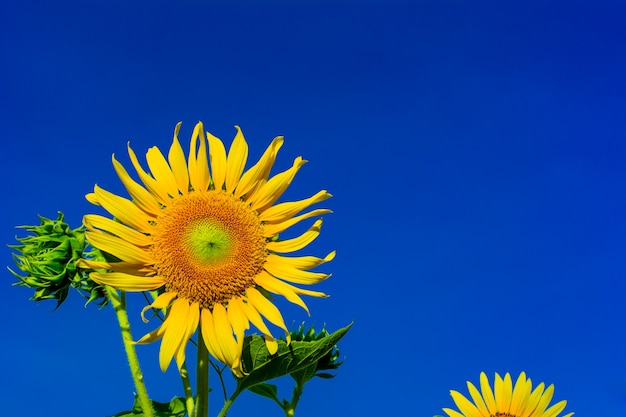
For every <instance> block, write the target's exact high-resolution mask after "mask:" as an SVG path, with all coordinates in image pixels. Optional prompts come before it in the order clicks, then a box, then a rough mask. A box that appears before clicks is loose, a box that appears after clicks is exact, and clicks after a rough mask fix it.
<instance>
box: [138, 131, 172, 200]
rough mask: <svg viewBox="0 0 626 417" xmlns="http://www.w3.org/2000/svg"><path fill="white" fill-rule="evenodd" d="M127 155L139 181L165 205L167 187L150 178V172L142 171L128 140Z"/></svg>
mask: <svg viewBox="0 0 626 417" xmlns="http://www.w3.org/2000/svg"><path fill="white" fill-rule="evenodd" d="M128 156H129V157H130V162H132V164H133V167H135V171H137V175H139V179H141V182H143V184H144V185H145V186H146V188H147V189H148V191H150V193H151V194H152V195H153V196H154V197H155V198H156V199H157V201H158V202H159V203H161V204H163V205H164V206H167V205H168V203H169V197H168V196H167V189H166V188H165V187H163V186H162V184H159V183H158V182H157V181H156V180H155V179H154V178H152V176H151V175H150V174H148V173H147V172H146V171H144V169H143V168H142V167H141V164H140V163H139V160H138V159H137V155H135V151H133V149H132V148H131V147H130V142H129V143H128Z"/></svg>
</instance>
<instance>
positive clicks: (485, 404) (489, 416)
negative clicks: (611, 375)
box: [443, 372, 574, 417]
mask: <svg viewBox="0 0 626 417" xmlns="http://www.w3.org/2000/svg"><path fill="white" fill-rule="evenodd" d="M494 385H495V386H494V390H493V391H492V390H491V386H490V385H489V381H488V380H487V375H485V373H484V372H482V373H481V374H480V388H481V389H482V395H481V393H480V392H479V391H478V389H476V387H475V386H474V385H473V384H472V383H471V382H469V381H468V382H467V388H468V389H469V393H470V396H471V397H472V400H474V403H472V402H471V401H470V400H468V399H467V398H465V397H464V396H463V395H461V394H460V393H459V392H457V391H450V395H452V399H454V402H455V403H456V406H457V407H458V408H459V410H460V411H461V412H458V411H455V410H452V409H449V408H444V409H443V411H444V412H445V413H446V414H448V416H450V417H557V416H558V415H559V414H560V413H561V411H563V409H564V408H565V405H567V401H565V400H563V401H560V402H558V403H556V404H554V405H553V406H552V407H550V408H547V407H548V404H549V403H550V400H552V394H553V393H554V385H550V386H549V387H548V388H545V384H544V383H543V382H542V383H541V384H539V385H537V387H535V389H534V390H533V389H532V383H531V381H530V378H526V373H524V372H522V373H521V374H520V375H519V377H518V378H517V382H515V387H513V384H512V381H511V375H509V374H508V373H507V374H506V375H505V376H504V379H502V378H501V377H500V375H498V374H497V373H496V380H495V384H494ZM544 388H545V389H544ZM546 408H547V409H546ZM573 414H574V413H569V414H566V415H564V416H562V417H570V416H571V415H573Z"/></svg>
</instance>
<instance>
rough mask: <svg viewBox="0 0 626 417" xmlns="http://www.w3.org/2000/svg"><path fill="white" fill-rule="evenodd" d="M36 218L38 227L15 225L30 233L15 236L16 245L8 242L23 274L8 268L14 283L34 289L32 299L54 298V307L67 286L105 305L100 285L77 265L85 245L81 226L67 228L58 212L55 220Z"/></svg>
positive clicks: (64, 297)
mask: <svg viewBox="0 0 626 417" xmlns="http://www.w3.org/2000/svg"><path fill="white" fill-rule="evenodd" d="M39 218H40V220H41V224H40V225H39V226H18V227H19V228H20V229H25V230H27V231H28V232H31V233H32V235H29V236H26V237H22V238H16V239H17V240H18V241H19V242H20V244H19V245H9V247H10V248H12V249H14V250H16V251H17V252H18V253H14V254H13V259H14V260H15V264H16V266H17V268H18V269H19V270H20V271H22V272H23V273H24V274H26V275H21V274H19V273H17V272H15V271H13V270H12V269H11V268H9V271H11V273H13V275H15V276H16V277H17V278H18V279H19V280H20V282H17V283H15V284H14V285H21V286H26V287H28V288H32V289H34V290H35V294H34V295H33V296H32V297H31V300H34V301H41V300H50V299H55V300H57V308H58V307H59V306H60V305H61V303H63V301H65V299H66V298H67V295H68V291H69V288H70V287H73V288H76V289H77V290H78V291H79V293H80V294H81V295H82V296H83V297H85V298H87V303H89V302H91V301H95V300H98V301H97V303H98V304H101V305H102V304H104V303H105V302H106V298H105V296H104V291H103V290H102V288H101V287H100V286H99V285H98V284H96V283H95V282H94V281H92V280H91V279H90V278H89V275H88V274H87V273H86V272H84V271H82V270H81V269H80V268H78V266H77V264H76V263H77V261H78V260H79V259H80V258H81V256H82V255H83V252H84V250H85V247H86V246H87V242H86V240H85V232H84V230H83V228H82V227H79V228H77V229H74V230H72V229H70V227H69V225H68V224H67V223H65V222H64V221H63V213H61V212H59V215H58V218H57V219H56V220H52V219H48V218H45V217H43V216H39Z"/></svg>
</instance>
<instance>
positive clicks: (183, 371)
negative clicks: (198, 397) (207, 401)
mask: <svg viewBox="0 0 626 417" xmlns="http://www.w3.org/2000/svg"><path fill="white" fill-rule="evenodd" d="M180 378H181V379H182V380H183V389H184V390H185V408H186V409H187V415H188V416H189V417H192V416H193V407H194V400H193V394H192V392H191V383H190V382H189V373H188V372H187V365H186V364H184V363H183V366H182V367H181V368H180Z"/></svg>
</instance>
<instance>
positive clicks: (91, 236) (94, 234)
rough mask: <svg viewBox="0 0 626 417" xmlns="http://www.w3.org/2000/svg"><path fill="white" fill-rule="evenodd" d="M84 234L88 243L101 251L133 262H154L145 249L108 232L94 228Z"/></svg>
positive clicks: (149, 263)
mask: <svg viewBox="0 0 626 417" xmlns="http://www.w3.org/2000/svg"><path fill="white" fill-rule="evenodd" d="M85 236H86V237H87V240H88V241H89V243H90V244H92V245H93V246H95V247H96V248H98V249H100V250H101V251H104V252H107V253H109V254H111V255H113V256H115V257H116V258H119V259H121V260H122V261H126V262H134V263H137V264H142V265H152V264H154V263H155V261H154V259H153V258H152V256H151V255H150V253H149V252H148V251H146V250H145V249H142V248H138V247H137V246H135V245H133V244H132V243H129V242H127V241H125V240H124V239H121V238H119V237H116V236H113V235H111V234H109V233H105V232H101V231H98V230H95V231H87V232H86V233H85Z"/></svg>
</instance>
